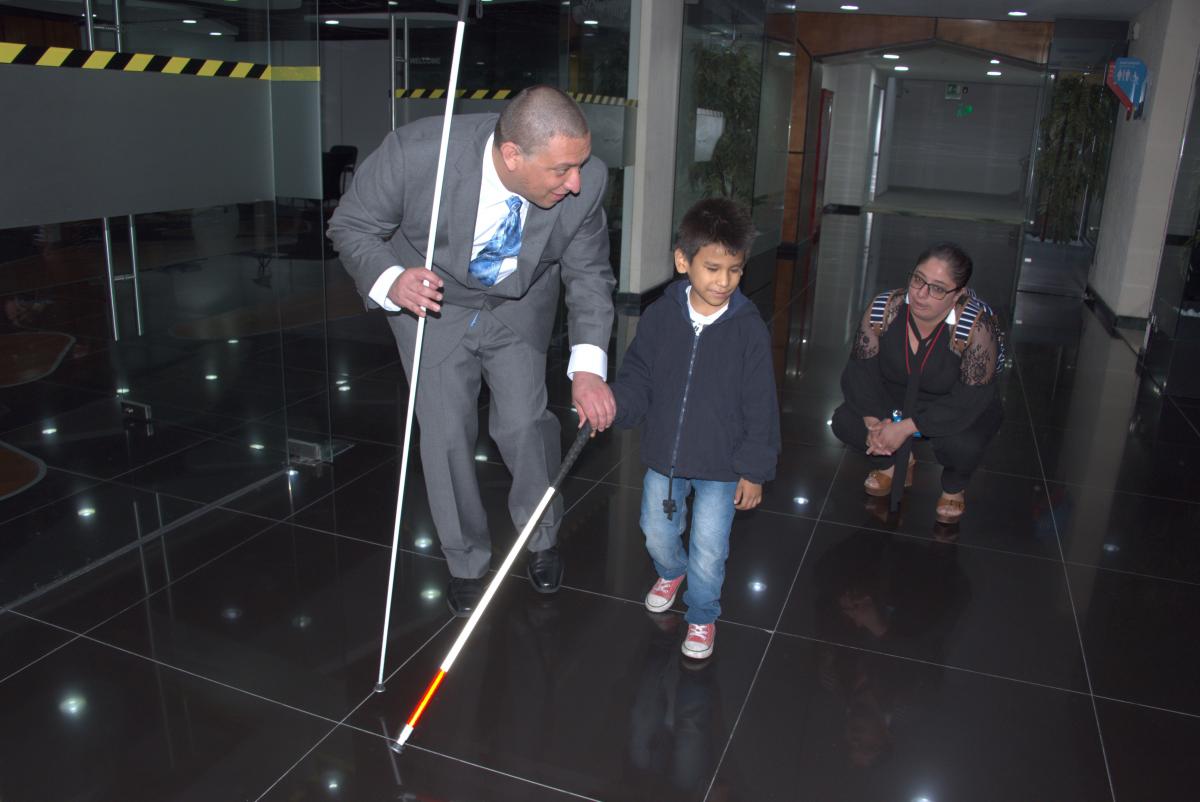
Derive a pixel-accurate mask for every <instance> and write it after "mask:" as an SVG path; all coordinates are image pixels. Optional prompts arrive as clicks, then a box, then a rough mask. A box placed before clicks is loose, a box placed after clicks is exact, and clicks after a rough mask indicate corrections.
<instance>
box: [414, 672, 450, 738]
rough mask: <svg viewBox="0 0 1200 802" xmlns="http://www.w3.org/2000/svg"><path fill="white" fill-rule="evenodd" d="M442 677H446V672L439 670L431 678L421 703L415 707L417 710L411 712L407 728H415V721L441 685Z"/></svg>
mask: <svg viewBox="0 0 1200 802" xmlns="http://www.w3.org/2000/svg"><path fill="white" fill-rule="evenodd" d="M444 676H446V672H445V671H442V670H439V671H438V673H437V676H436V677H434V678H433V682H431V683H429V688H428V689H426V691H425V695H424V696H422V697H421V703H420V704H418V705H417V709H416V710H414V711H413V714H412V717H411V718H409V720H408V726H410V727H413V728H414V729H415V728H416V726H417V719H419V718H420V717H421V714H422V713H424V712H425V705H427V704H429V700H430V699H432V698H433V694H434V692H435V691H437V688H438V686H439V685H441V684H442V677H444Z"/></svg>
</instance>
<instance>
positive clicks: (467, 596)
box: [446, 576, 487, 618]
mask: <svg viewBox="0 0 1200 802" xmlns="http://www.w3.org/2000/svg"><path fill="white" fill-rule="evenodd" d="M486 587H487V583H486V582H484V581H483V579H482V578H480V579H463V578H461V577H457V576H452V577H450V585H449V587H447V588H446V604H447V605H449V606H450V612H452V613H454V615H455V616H457V617H458V618H466V617H467V616H469V615H470V614H471V613H473V612H475V608H476V607H477V606H478V605H479V600H480V599H482V598H483V591H484V590H485V589H486Z"/></svg>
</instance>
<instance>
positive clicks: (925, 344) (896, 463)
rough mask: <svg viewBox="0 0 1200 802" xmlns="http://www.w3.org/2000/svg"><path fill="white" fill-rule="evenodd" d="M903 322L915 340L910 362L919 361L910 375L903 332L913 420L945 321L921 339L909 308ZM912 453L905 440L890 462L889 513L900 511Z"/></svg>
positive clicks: (908, 404) (906, 404)
mask: <svg viewBox="0 0 1200 802" xmlns="http://www.w3.org/2000/svg"><path fill="white" fill-rule="evenodd" d="M904 321H905V323H907V324H908V329H909V330H911V331H912V333H913V335H914V336H916V338H917V353H916V354H913V355H911V356H912V358H913V359H919V360H920V361H921V365H920V367H918V368H917V372H916V373H913V369H912V364H911V362H910V352H911V351H912V349H911V348H909V346H908V332H907V331H906V332H905V333H904V370H905V371H906V372H907V373H908V385H907V386H906V387H905V388H904V411H903V414H904V415H908V416H909V417H912V414H913V411H914V410H915V409H916V408H917V395H918V392H919V387H920V384H921V374H922V373H924V372H925V363H926V362H928V361H929V355H930V354H932V353H933V347H934V346H935V345H937V341H938V340H939V339H940V338H941V336H942V329H944V328H946V321H945V320H943V321H942V322H941V323H940V324H938V327H937V330H936V331H934V332H933V333H932V334H930V335H929V336H928V337H922V336H921V332H920V331H918V330H917V324H916V323H914V322H913V319H912V313H911V310H910V307H909V306H908V305H907V304H905V306H904ZM911 453H912V438H911V437H910V438H908V439H907V440H905V441H904V443H903V445H901V446H900V448H898V449H896V452H895V455H894V459H893V461H892V465H893V471H892V493H891V499H890V501H891V504H890V505H889V506H890V508H891V510H892V512H895V511H896V510H897V509H899V508H900V497H901V496H902V495H903V494H904V481H903V479H902V477H903V476H904V475H905V473H906V472H907V471H908V455H909V454H911Z"/></svg>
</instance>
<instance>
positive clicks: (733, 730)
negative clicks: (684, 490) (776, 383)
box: [703, 450, 846, 802]
mask: <svg viewBox="0 0 1200 802" xmlns="http://www.w3.org/2000/svg"><path fill="white" fill-rule="evenodd" d="M845 462H846V451H845V450H843V451H842V455H841V457H839V458H838V465H837V468H836V469H835V470H834V472H833V476H832V478H831V479H830V480H829V487H828V488H826V490H825V499H824V500H823V501H822V502H821V509H820V510H819V511H818V512H817V517H816V521H815V522H814V523H813V528H812V531H811V532H810V533H809V535H808V543H806V544H805V546H804V553H803V554H801V555H800V562H799V563H798V564H797V565H796V573H795V574H794V575H793V576H792V584H791V585H790V586H789V587H788V592H787V595H785V596H784V597H783V603H782V604H781V605H780V607H779V615H778V616H776V618H775V626H774V627H773V628H772V629H771V630H770V632H769V634H768V635H767V644H766V646H764V647H763V652H762V657H760V658H759V660H758V665H757V666H756V667H755V669H754V676H753V677H751V678H750V685H749V686H748V687H747V688H746V696H745V698H744V699H742V704H741V706H740V707H739V708H738V713H737V717H736V718H734V720H733V726H731V727H730V728H729V737H728V738H727V739H726V740H725V747H724V748H723V749H722V750H721V756H720V757H719V758H718V759H717V764H716V766H714V767H713V774H712V779H710V780H709V781H708V787H707V788H706V789H705V790H704V797H703V798H704V800H705V802H707V800H708V797H709V795H710V794H711V793H712V789H713V786H714V785H715V784H716V782H717V777H718V776H719V775H720V773H721V767H722V766H723V765H725V756H726V755H728V754H729V747H730V746H731V745H732V744H733V739H734V736H735V735H737V728H738V725H739V724H740V723H741V721H742V716H743V715H744V714H745V712H746V707H747V706H748V705H749V704H750V697H752V696H753V695H754V687H755V685H757V684H758V675H759V674H760V673H762V667H763V664H764V663H766V661H767V655H768V654H770V652H771V644H773V643H774V642H775V636H776V635H777V634H778V633H779V624H780V623H781V622H782V621H783V614H784V613H785V612H787V607H788V603H789V602H790V601H791V600H792V593H793V592H795V590H796V583H797V582H798V581H799V580H800V572H801V571H802V570H803V569H804V560H805V559H806V558H807V557H808V551H809V549H811V548H812V544H813V540H815V539H816V537H817V528H818V527H819V526H820V525H821V516H822V515H824V513H825V507H826V505H827V504H829V497H830V496H831V495H832V494H833V486H834V485H835V484H836V483H837V478H838V474H839V473H841V471H842V466H843V465H844V464H845Z"/></svg>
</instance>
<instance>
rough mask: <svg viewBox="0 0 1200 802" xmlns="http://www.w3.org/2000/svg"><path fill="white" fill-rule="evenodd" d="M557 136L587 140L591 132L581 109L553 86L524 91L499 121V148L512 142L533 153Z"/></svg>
mask: <svg viewBox="0 0 1200 802" xmlns="http://www.w3.org/2000/svg"><path fill="white" fill-rule="evenodd" d="M556 136H562V137H566V138H567V139H584V138H587V137H588V136H589V131H588V124H587V120H586V119H585V118H584V116H583V112H581V111H580V110H579V106H577V105H576V104H575V101H574V100H571V98H569V97H567V96H566V95H565V94H563V93H562V92H561V91H559V90H558V89H556V88H554V87H553V86H547V85H545V84H541V85H538V86H531V87H529V88H528V89H525V90H522V91H521V92H519V93H518V94H517V96H516V97H514V98H513V99H512V100H511V101H509V103H508V105H507V106H505V107H504V111H502V112H501V113H500V119H499V120H497V121H496V138H495V146H496V147H499V146H500V145H502V144H504V143H505V142H512V143H513V144H515V145H516V146H517V147H519V148H520V149H521V150H522V151H524V152H525V153H527V154H532V153H536V152H537V151H539V150H541V149H542V148H544V147H545V146H546V145H547V144H548V143H549V142H550V140H551V139H552V138H554V137H556Z"/></svg>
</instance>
